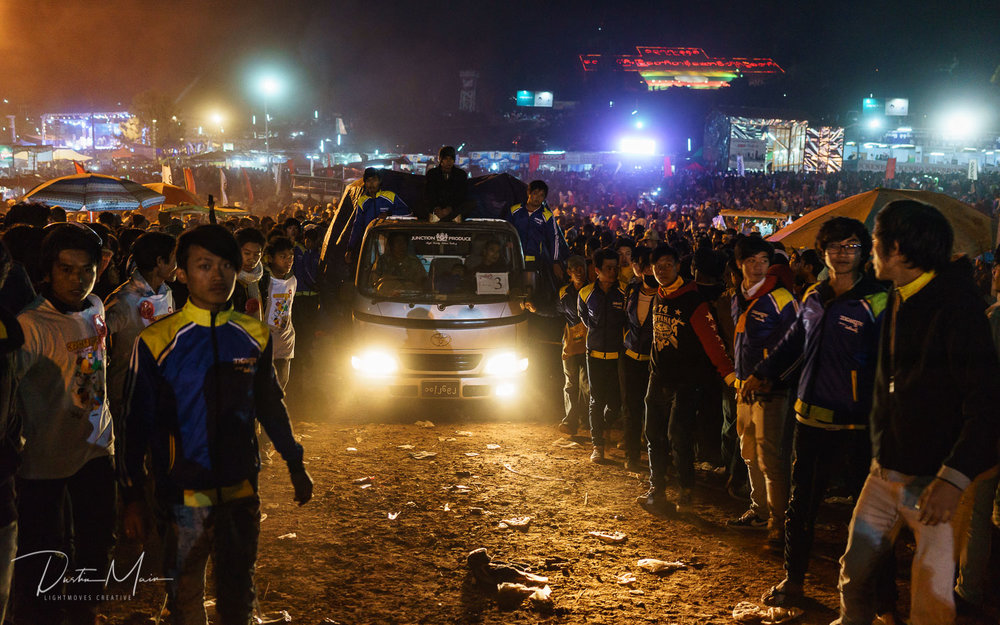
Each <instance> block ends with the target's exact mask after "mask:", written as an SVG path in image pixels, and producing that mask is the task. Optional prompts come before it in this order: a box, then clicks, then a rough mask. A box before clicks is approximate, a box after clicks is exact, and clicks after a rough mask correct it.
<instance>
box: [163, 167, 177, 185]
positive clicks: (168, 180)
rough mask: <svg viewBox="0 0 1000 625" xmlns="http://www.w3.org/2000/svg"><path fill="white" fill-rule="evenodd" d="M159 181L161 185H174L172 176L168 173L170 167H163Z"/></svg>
mask: <svg viewBox="0 0 1000 625" xmlns="http://www.w3.org/2000/svg"><path fill="white" fill-rule="evenodd" d="M160 180H161V181H162V182H163V184H174V175H173V173H172V172H171V171H170V165H164V166H163V174H162V175H161V176H160Z"/></svg>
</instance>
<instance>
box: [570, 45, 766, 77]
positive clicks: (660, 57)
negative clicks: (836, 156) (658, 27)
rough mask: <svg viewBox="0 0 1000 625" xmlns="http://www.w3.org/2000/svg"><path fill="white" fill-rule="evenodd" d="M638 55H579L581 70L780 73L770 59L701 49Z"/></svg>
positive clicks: (645, 49)
mask: <svg viewBox="0 0 1000 625" xmlns="http://www.w3.org/2000/svg"><path fill="white" fill-rule="evenodd" d="M636 50H637V51H638V53H639V54H637V55H630V54H619V55H602V54H581V55H580V62H581V63H582V64H583V69H584V71H588V72H592V71H595V70H597V69H602V68H609V67H610V68H613V69H615V70H618V71H626V72H629V71H646V70H666V71H669V70H691V71H729V72H740V73H743V74H783V73H784V72H785V70H783V69H781V66H780V65H778V64H777V63H776V62H775V61H774V59H770V58H741V57H740V58H729V59H727V58H720V57H710V56H708V54H706V53H705V51H704V50H703V49H701V48H664V47H652V46H638V47H636Z"/></svg>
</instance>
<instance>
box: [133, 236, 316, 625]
mask: <svg viewBox="0 0 1000 625" xmlns="http://www.w3.org/2000/svg"><path fill="white" fill-rule="evenodd" d="M240 265H241V258H240V249H239V247H238V246H237V243H236V239H234V238H233V235H232V234H231V233H230V232H229V231H228V230H226V229H225V228H223V227H222V226H216V225H211V226H199V227H197V228H195V229H193V230H190V231H188V232H186V233H184V234H183V235H181V237H180V239H179V240H178V243H177V273H178V277H179V278H180V280H181V281H182V282H184V283H185V284H186V285H187V287H188V290H189V297H188V301H187V303H186V304H185V305H184V307H183V308H182V309H181V310H179V311H177V312H176V313H174V314H173V315H170V316H168V317H166V318H164V319H161V320H160V321H158V322H156V323H154V324H153V325H151V326H149V327H148V328H146V329H145V330H143V332H142V333H141V334H140V335H139V339H138V341H136V345H135V350H134V352H133V355H132V367H131V371H130V372H129V381H128V386H127V394H126V402H127V406H128V411H127V413H126V416H125V432H124V436H123V443H124V456H125V461H124V463H123V465H122V471H121V477H122V486H123V489H124V494H125V496H124V499H125V502H126V503H127V506H128V507H127V509H126V513H125V521H124V527H125V532H126V535H127V536H129V537H131V538H138V539H140V540H142V539H143V538H144V536H145V525H144V522H143V520H144V518H145V516H146V505H145V502H144V484H145V481H146V470H145V456H146V453H147V451H149V453H150V456H151V462H150V464H151V466H152V472H153V480H154V485H155V497H156V500H157V506H156V509H157V512H158V519H157V520H158V522H159V525H160V527H161V530H162V531H161V534H162V535H163V544H164V549H165V554H164V563H165V569H166V571H165V573H166V574H165V575H164V577H166V578H168V581H167V607H168V609H169V610H170V614H171V618H172V619H173V621H172V622H173V623H184V624H186V623H205V622H206V615H205V607H204V585H205V567H206V564H207V563H208V558H209V556H210V555H211V556H212V558H213V561H214V565H215V567H214V568H215V574H216V580H215V584H216V586H215V588H216V610H217V612H218V614H219V617H220V622H221V623H223V624H224V625H229V624H232V625H235V624H237V623H238V624H240V625H245V624H246V623H247V622H249V620H250V617H251V615H252V612H253V607H254V603H255V599H256V591H255V589H254V566H255V563H256V559H257V539H258V537H259V535H260V497H259V496H258V494H257V474H258V471H259V470H260V454H259V450H258V447H257V435H256V432H255V426H256V423H257V422H258V421H259V422H260V424H261V425H262V426H263V428H264V431H265V432H266V433H267V435H268V437H269V438H270V439H271V441H272V442H273V443H274V446H275V448H276V449H277V450H278V452H279V453H280V454H281V457H282V458H283V459H284V460H285V463H286V464H287V465H288V470H289V473H290V475H291V480H292V485H293V487H294V489H295V500H296V501H298V502H299V505H301V504H304V503H305V502H307V501H309V499H310V497H311V496H312V480H311V478H310V477H309V474H308V473H307V472H306V470H305V467H304V466H303V462H302V446H301V445H299V444H298V443H296V442H295V439H294V438H293V436H292V429H291V425H290V424H289V422H288V413H287V411H286V410H285V405H284V402H283V401H282V392H281V387H280V385H279V384H278V380H277V377H276V375H275V370H274V364H273V357H272V353H273V349H274V348H273V341H272V339H271V333H270V330H269V329H268V327H267V325H265V324H263V323H261V322H260V321H257V320H256V319H253V318H252V317H249V316H247V315H244V314H241V313H237V312H234V311H233V310H232V309H231V308H229V307H228V306H227V302H228V301H229V298H230V296H231V295H232V292H233V285H234V284H235V282H236V272H237V270H238V269H239V267H240Z"/></svg>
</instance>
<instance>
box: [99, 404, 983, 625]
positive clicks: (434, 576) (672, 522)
mask: <svg viewBox="0 0 1000 625" xmlns="http://www.w3.org/2000/svg"><path fill="white" fill-rule="evenodd" d="M314 405H323V404H322V403H321V402H316V403H315V404H314ZM292 409H293V412H294V413H295V431H296V434H297V436H298V437H299V438H300V440H301V442H302V444H303V445H304V447H305V456H306V461H307V463H308V465H307V466H308V469H309V471H310V472H311V474H312V477H313V479H314V480H315V494H314V497H313V500H312V501H311V502H310V503H309V504H308V505H306V506H304V507H301V508H300V507H298V506H296V505H295V504H294V503H293V502H292V488H291V485H290V483H289V481H288V475H287V470H286V469H285V466H284V463H283V462H281V461H280V458H279V457H278V456H277V455H275V456H274V457H273V458H272V459H271V461H270V462H268V463H267V464H265V466H264V469H263V471H262V473H261V487H260V491H261V500H262V510H261V511H262V513H263V515H265V516H264V519H263V521H262V523H261V537H260V550H259V558H258V564H257V587H258V596H259V602H260V610H261V614H262V615H263V616H264V618H265V620H270V619H281V618H282V616H283V615H282V613H281V611H286V612H287V615H288V616H289V617H290V622H293V623H305V624H313V623H316V624H320V623H343V624H360V623H644V622H648V623H719V624H722V623H734V622H735V621H734V620H733V616H732V612H733V607H734V606H735V605H736V604H737V603H738V602H741V601H745V600H750V601H757V600H759V598H760V596H761V593H763V592H764V591H766V590H767V589H768V588H769V587H770V586H771V585H772V584H774V583H776V582H777V581H779V580H780V579H781V578H782V568H781V559H780V557H778V556H776V555H772V554H769V553H767V552H766V551H765V550H764V549H763V547H762V545H763V542H764V535H763V534H762V533H759V532H750V533H747V532H741V531H738V530H732V529H727V528H726V527H725V521H726V520H727V519H730V518H733V517H735V516H738V515H739V514H740V513H742V512H743V511H744V510H745V508H746V503H745V502H740V501H736V500H734V499H732V498H731V497H729V496H728V495H727V494H726V492H725V488H724V481H723V478H722V477H721V476H720V475H718V474H717V473H714V472H712V471H707V470H705V469H699V471H698V488H697V492H696V501H695V506H694V511H693V512H692V513H690V514H684V515H676V514H671V515H661V516H658V515H653V514H650V513H649V512H647V511H645V510H644V509H643V508H641V507H640V506H639V505H638V504H637V503H636V496H637V495H639V494H641V493H643V492H644V490H645V486H646V485H645V483H644V481H643V479H642V478H641V477H640V476H639V475H638V474H628V473H626V472H625V470H624V468H623V466H622V460H623V457H622V452H621V451H619V450H617V449H615V450H611V451H610V452H609V459H608V461H607V463H605V464H603V465H599V466H597V465H593V464H591V463H590V462H588V454H589V452H590V448H589V446H588V444H587V440H586V439H585V438H582V437H577V438H575V439H573V440H568V439H566V438H564V437H563V436H562V435H560V434H559V433H558V432H557V430H556V428H555V427H554V424H555V422H556V421H557V419H558V414H557V413H558V408H557V407H556V406H552V407H551V408H550V407H543V405H541V404H533V405H532V406H526V407H525V408H524V409H523V410H521V411H520V412H519V413H515V414H509V415H501V416H491V415H485V414H478V415H475V416H472V415H470V414H469V411H468V410H467V409H464V410H463V409H457V410H455V409H450V410H449V409H441V408H440V407H439V406H420V405H416V404H415V405H414V406H412V407H410V408H407V409H404V410H401V411H396V412H395V413H392V414H383V413H380V412H377V411H373V410H366V409H361V410H353V411H345V410H342V409H337V408H336V407H332V408H329V409H327V408H320V407H316V408H314V409H312V410H305V409H302V408H296V407H295V406H294V404H293V406H292ZM347 415H351V416H350V418H348V416H347ZM417 421H429V422H431V423H433V427H427V426H426V424H423V425H424V426H423V427H422V426H421V425H415V422H417ZM573 443H576V444H573ZM672 493H673V490H672V489H671V490H670V491H669V494H672ZM518 517H521V518H523V517H530V522H529V524H528V525H527V527H526V528H522V529H518V528H507V529H503V528H502V525H503V523H502V522H503V521H504V520H505V519H515V518H518ZM849 520H850V507H849V506H848V505H844V504H835V503H831V504H828V505H825V506H824V507H823V509H822V510H821V515H820V520H819V526H818V529H817V532H816V545H815V549H814V557H813V560H812V565H811V569H810V573H809V577H808V580H807V584H808V598H807V599H806V600H805V601H803V602H802V603H801V607H803V608H804V609H805V613H804V615H803V616H802V617H801V618H800V619H798V620H797V622H799V623H803V624H810V625H812V624H817V625H818V624H823V625H826V624H827V623H829V622H831V621H832V620H833V619H834V618H835V617H836V613H835V609H836V606H837V602H838V596H837V593H836V580H837V570H838V568H837V558H838V557H839V556H840V555H841V553H842V551H843V546H844V544H845V539H846V530H847V524H848V521H849ZM590 532H604V533H613V532H619V533H621V534H624V535H625V537H626V538H625V540H624V542H622V543H618V544H608V543H606V542H603V541H602V540H600V539H598V538H596V537H593V536H591V535H590ZM479 548H485V549H486V550H487V551H488V554H489V556H490V557H492V558H494V559H495V560H502V561H504V562H507V563H509V564H511V565H513V566H515V567H518V568H520V569H522V570H525V571H530V572H531V573H533V574H536V575H541V576H544V577H547V578H548V581H547V585H548V586H549V588H550V590H551V604H550V605H547V604H546V603H545V602H541V603H538V604H536V603H535V602H533V601H532V600H530V599H529V600H525V601H523V602H522V603H520V605H518V606H517V607H512V608H508V609H501V608H500V607H498V598H497V596H496V594H495V588H496V587H495V585H484V584H482V583H480V582H478V581H477V579H476V577H475V576H474V575H473V574H472V573H471V572H470V569H469V566H468V564H467V556H468V554H469V553H470V552H471V551H473V550H475V549H479ZM138 549H139V547H138V546H137V545H135V544H131V543H128V542H127V541H123V543H122V544H121V546H120V548H119V551H118V554H117V556H118V558H119V566H120V567H121V566H123V565H124V563H127V562H128V561H129V560H128V558H132V559H133V560H132V561H134V557H135V555H136V553H137V552H138ZM912 551H913V547H912V540H903V541H901V542H900V544H899V545H898V548H897V557H898V558H899V560H900V567H899V579H898V586H899V590H900V594H901V595H902V596H903V597H904V598H903V599H902V600H901V602H900V606H901V609H902V610H903V611H904V613H905V610H906V603H907V601H906V599H905V597H906V596H907V595H908V592H909V587H908V582H907V580H906V578H907V577H908V576H909V561H910V559H911V557H912ZM645 558H655V559H659V560H664V561H668V562H674V561H679V562H681V563H684V565H685V568H683V569H681V570H676V571H674V572H672V573H667V574H661V575H655V574H652V573H649V572H647V571H645V570H643V569H641V568H639V567H638V566H637V562H638V561H639V560H641V559H645ZM150 560H155V558H153V557H151V556H147V563H146V567H147V569H146V570H147V571H148V569H149V568H150V567H152V566H155V564H150ZM995 561H996V558H994V563H993V568H992V570H991V579H993V580H997V579H1000V575H998V571H997V567H996V562H995ZM223 574H225V573H224V572H223ZM209 577H210V581H209V590H208V593H207V594H208V596H209V597H212V596H214V595H213V591H212V583H211V573H210V575H209ZM542 585H544V584H542ZM991 592H992V593H993V594H992V597H991V601H992V603H993V605H997V604H998V603H1000V601H998V595H1000V593H998V592H997V590H996V589H994V590H992V591H991ZM162 598H163V590H162V587H161V586H160V585H159V584H155V583H152V584H141V585H140V586H139V591H138V595H137V596H136V597H135V598H134V599H131V600H129V601H118V602H113V603H109V604H107V605H106V606H105V608H104V612H105V613H106V614H107V615H108V616H109V619H110V622H111V623H150V622H153V621H152V620H151V618H150V615H152V614H155V613H156V612H157V607H156V606H158V605H159V603H160V602H161V601H162ZM209 614H210V615H212V610H211V607H210V608H209ZM213 621H214V622H218V621H217V620H214V619H213ZM275 622H284V620H280V621H275ZM961 622H962V623H986V622H996V621H995V620H994V621H990V620H982V619H974V618H963V619H962V621H961Z"/></svg>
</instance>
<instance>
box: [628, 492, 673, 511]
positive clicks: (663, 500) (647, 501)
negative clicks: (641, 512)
mask: <svg viewBox="0 0 1000 625" xmlns="http://www.w3.org/2000/svg"><path fill="white" fill-rule="evenodd" d="M635 500H636V501H637V502H639V504H640V505H642V506H644V507H646V508H649V509H651V510H664V509H666V508H667V494H666V493H665V492H664V490H663V489H662V488H650V489H649V490H648V491H646V494H645V495H639V496H638V497H636V498H635Z"/></svg>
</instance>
